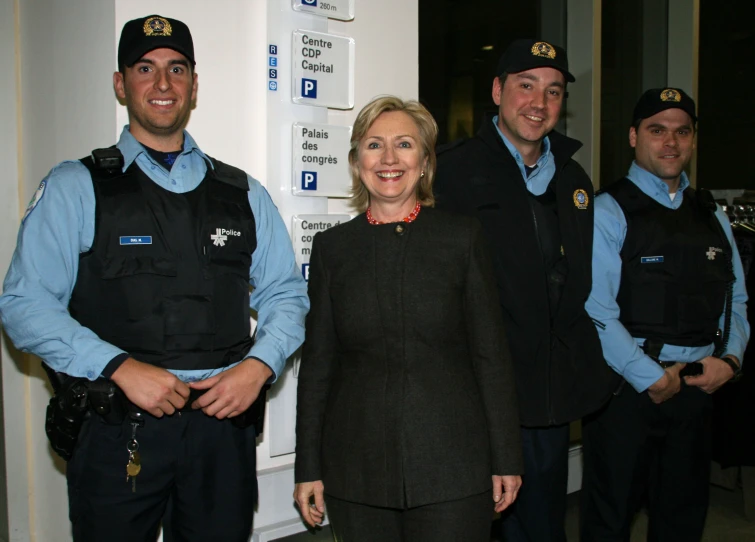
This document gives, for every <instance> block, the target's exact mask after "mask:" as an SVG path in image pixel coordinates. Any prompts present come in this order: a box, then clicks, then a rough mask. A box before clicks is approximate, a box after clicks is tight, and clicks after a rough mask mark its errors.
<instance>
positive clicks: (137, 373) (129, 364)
mask: <svg viewBox="0 0 755 542" xmlns="http://www.w3.org/2000/svg"><path fill="white" fill-rule="evenodd" d="M110 379H111V380H112V381H113V382H115V383H116V384H117V385H118V387H119V388H121V390H123V393H125V394H126V397H128V399H129V401H131V402H132V403H134V404H135V405H136V406H138V407H139V408H141V409H143V410H146V411H147V412H149V413H150V414H152V415H153V416H155V417H156V418H162V416H163V414H168V415H170V414H173V413H174V412H175V411H176V409H179V408H183V406H184V405H185V404H186V400H187V399H188V398H189V387H188V386H187V385H186V384H185V383H183V382H181V381H180V380H179V379H178V378H176V376H175V375H173V374H172V373H169V372H168V371H166V370H165V369H162V368H160V367H156V366H154V365H150V364H149V363H142V362H141V361H137V360H135V359H134V358H128V359H127V360H126V361H124V362H123V363H122V364H121V366H120V367H118V369H116V370H115V372H114V373H113V376H112V377H111V378H110Z"/></svg>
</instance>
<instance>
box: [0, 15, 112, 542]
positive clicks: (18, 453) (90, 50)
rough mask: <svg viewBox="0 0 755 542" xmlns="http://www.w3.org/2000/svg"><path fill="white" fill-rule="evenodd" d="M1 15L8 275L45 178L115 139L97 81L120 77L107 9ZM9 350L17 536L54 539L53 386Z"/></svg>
mask: <svg viewBox="0 0 755 542" xmlns="http://www.w3.org/2000/svg"><path fill="white" fill-rule="evenodd" d="M2 9H3V13H2V16H0V27H1V28H2V30H1V31H0V34H2V39H3V44H2V47H0V49H2V53H0V56H2V63H3V67H4V68H5V69H3V74H4V77H3V78H2V79H3V80H2V83H1V84H2V91H1V92H0V97H1V98H0V99H2V102H1V103H0V115H2V123H1V124H0V125H1V126H3V131H4V135H3V140H4V141H3V145H2V148H0V155H2V163H3V170H4V175H3V177H2V180H1V181H0V194H1V195H2V199H1V201H2V203H0V205H1V206H2V211H1V212H0V216H1V218H0V220H2V225H3V227H2V228H0V230H1V231H2V234H1V235H0V269H1V270H2V271H0V272H2V274H3V276H4V273H5V270H6V269H7V266H8V264H9V262H10V254H11V252H12V249H13V246H14V245H15V235H16V232H17V230H18V222H19V218H20V213H21V212H22V209H23V207H24V206H25V205H26V202H27V201H28V200H29V199H30V197H31V194H33V192H34V190H35V189H36V187H37V185H38V184H39V182H40V180H41V179H42V177H44V175H45V174H46V173H47V171H48V170H49V169H50V168H51V167H52V166H53V165H54V164H55V163H56V162H58V161H60V160H63V159H65V158H76V157H80V156H83V155H85V154H87V153H88V151H89V150H91V148H93V146H95V145H97V144H98V143H100V142H101V141H102V138H103V137H108V138H109V136H110V133H111V132H112V126H113V125H114V118H113V117H112V114H109V113H110V109H111V106H110V103H111V100H112V92H111V91H109V90H108V89H109V83H108V82H107V77H106V78H105V79H104V80H101V79H99V78H97V77H91V74H95V73H107V71H108V70H111V66H112V58H113V55H114V47H113V46H112V43H111V40H110V37H111V36H112V32H113V9H112V6H111V5H109V4H108V3H107V2H94V1H91V0H89V1H85V0H69V1H67V2H66V3H65V4H63V3H61V2H55V1H54V0H24V1H15V2H11V1H4V2H3V5H2ZM42 36H43V37H44V38H45V39H40V37H42ZM93 44H97V47H92V45H93ZM3 344H4V346H3V350H2V353H1V354H0V355H2V369H3V407H4V422H5V427H4V436H5V466H6V477H7V485H6V488H7V492H6V496H7V498H8V507H7V510H8V518H9V528H8V530H9V539H10V540H13V541H16V540H18V541H21V540H33V539H36V540H55V539H57V540H60V537H59V536H56V535H55V534H54V533H55V531H56V530H57V529H59V528H60V526H61V525H63V526H65V525H66V524H67V521H68V519H67V508H66V506H65V505H64V504H62V502H61V497H65V482H64V479H63V475H62V463H61V462H60V461H54V460H53V458H52V455H51V453H50V451H49V448H48V446H47V441H46V438H45V434H44V410H45V406H46V404H47V401H48V399H49V392H48V388H47V385H46V382H45V380H44V377H43V375H42V373H41V370H40V368H39V362H38V361H37V360H31V359H28V358H26V357H25V356H21V355H19V354H18V353H12V352H11V350H10V345H9V342H8V341H7V340H5V339H4V341H3ZM64 529H65V527H64Z"/></svg>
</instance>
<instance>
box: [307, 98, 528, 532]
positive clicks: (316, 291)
mask: <svg viewBox="0 0 755 542" xmlns="http://www.w3.org/2000/svg"><path fill="white" fill-rule="evenodd" d="M437 132H438V128H437V126H436V124H435V121H434V120H433V118H432V116H431V115H430V113H429V112H428V111H427V110H426V109H425V108H424V107H423V106H422V105H420V104H419V103H417V102H414V101H407V102H404V101H402V100H400V99H398V98H395V97H391V96H387V97H380V98H377V99H375V100H373V101H372V102H371V103H369V104H368V105H367V106H366V107H365V108H364V109H362V111H361V112H360V113H359V115H358V117H357V120H356V122H355V123H354V129H353V133H352V137H351V150H350V152H349V163H350V166H351V174H352V179H353V196H352V203H353V205H354V207H355V208H356V209H357V210H358V211H360V212H361V213H362V214H360V215H359V216H357V217H356V218H354V219H353V220H351V221H350V222H347V223H345V224H341V225H339V226H336V227H334V228H332V229H329V230H327V231H324V232H322V233H319V234H317V235H316V236H315V239H314V244H313V248H312V254H311V262H310V275H309V297H310V300H311V305H312V308H311V310H310V312H309V316H308V317H307V334H306V340H305V343H304V350H303V355H302V362H301V368H300V371H299V387H298V405H297V423H296V474H295V476H296V489H295V491H294V498H295V500H296V502H297V503H298V505H299V507H300V509H301V511H302V515H303V517H304V519H305V521H306V522H307V523H309V524H310V525H315V524H316V523H319V522H321V521H322V518H323V513H324V502H325V503H327V507H328V517H329V520H330V523H331V525H332V528H333V532H334V535H335V537H336V540H338V541H339V542H341V541H345V542H370V541H373V540H374V541H376V542H377V541H379V542H393V541H407V542H421V541H424V540H428V541H429V540H433V541H463V542H474V541H481V542H482V541H488V540H489V533H490V522H491V514H492V511H493V509H495V510H497V511H501V510H503V509H504V508H506V507H507V506H508V505H509V504H511V503H512V502H513V501H514V499H515V498H516V493H517V490H518V489H519V486H520V485H521V478H520V476H519V474H520V473H521V470H522V461H521V444H520V440H519V423H518V416H517V410H516V408H517V407H516V400H515V399H516V398H515V391H514V377H513V374H512V368H511V363H510V361H509V353H508V347H507V343H506V339H505V334H504V331H503V325H502V320H501V315H500V312H499V311H500V307H499V304H498V301H497V299H498V298H497V295H496V290H495V279H494V278H493V275H492V271H491V264H490V262H489V258H488V255H487V251H486V248H485V246H484V241H483V235H482V232H481V230H480V227H479V225H478V224H477V222H476V221H474V220H473V219H470V218H467V217H464V216H460V215H459V216H456V215H451V214H446V213H445V212H442V211H437V210H435V209H433V208H432V206H433V197H432V181H433V175H434V173H435V154H434V152H433V148H434V146H435V140H436V137H437ZM491 500H492V501H493V502H494V505H493V507H492V508H491V507H490V504H489V503H490V502H491ZM312 501H313V502H312ZM323 501H324V502H323Z"/></svg>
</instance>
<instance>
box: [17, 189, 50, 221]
mask: <svg viewBox="0 0 755 542" xmlns="http://www.w3.org/2000/svg"><path fill="white" fill-rule="evenodd" d="M46 187H47V181H42V182H41V183H39V187H38V188H37V191H36V192H34V195H33V196H32V198H31V201H30V202H29V206H28V207H27V208H26V212H25V213H24V217H23V218H22V219H21V222H25V221H26V219H27V218H28V217H29V215H30V214H31V212H32V211H33V210H34V208H35V207H36V206H37V205H38V204H39V202H40V201H41V200H42V196H44V195H45V188H46Z"/></svg>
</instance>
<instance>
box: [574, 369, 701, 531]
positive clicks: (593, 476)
mask: <svg viewBox="0 0 755 542" xmlns="http://www.w3.org/2000/svg"><path fill="white" fill-rule="evenodd" d="M711 405H712V401H711V397H710V395H708V394H707V393H705V392H704V391H702V390H700V389H699V388H697V387H693V386H686V385H684V383H682V389H681V391H680V392H679V393H678V394H677V395H675V396H674V397H672V398H671V399H669V400H668V401H666V402H664V403H661V404H660V405H656V404H655V403H653V402H652V401H651V400H650V397H649V396H648V394H647V392H643V393H637V392H636V391H635V390H634V388H632V387H631V386H630V385H629V384H625V385H624V386H623V389H622V391H621V392H620V393H619V394H618V395H616V396H614V397H613V398H612V399H611V401H610V402H609V403H608V405H607V406H606V407H604V409H602V410H601V411H599V412H598V413H596V414H593V415H591V416H590V417H589V418H587V419H585V420H584V421H583V429H582V442H583V451H584V471H583V481H582V491H581V533H582V536H581V539H582V540H583V541H586V542H593V541H595V542H609V541H613V540H624V541H628V540H629V536H630V529H631V523H632V520H633V518H634V516H635V514H636V512H637V511H638V510H639V508H640V507H641V506H642V504H643V502H646V504H647V509H648V516H649V525H648V536H647V539H648V540H649V541H652V542H656V541H657V542H669V541H677V540H678V541H679V542H694V541H695V540H700V539H701V537H702V532H703V527H704V525H705V516H706V513H707V510H708V493H709V479H710V447H711V443H710V415H711Z"/></svg>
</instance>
